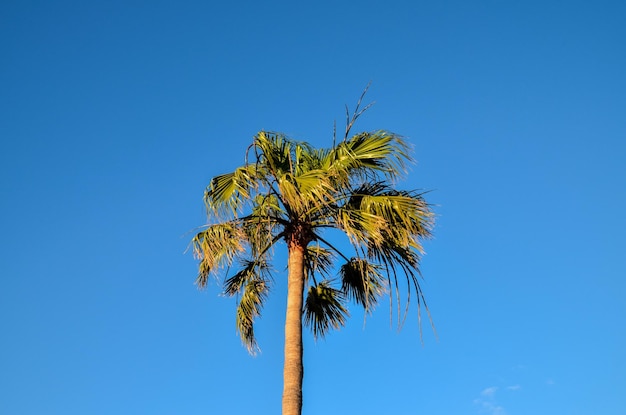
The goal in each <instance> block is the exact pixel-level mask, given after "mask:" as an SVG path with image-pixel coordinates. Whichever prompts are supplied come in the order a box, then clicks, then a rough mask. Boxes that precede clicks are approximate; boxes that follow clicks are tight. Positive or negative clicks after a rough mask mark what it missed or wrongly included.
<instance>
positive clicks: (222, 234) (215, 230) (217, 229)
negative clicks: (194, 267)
mask: <svg viewBox="0 0 626 415" xmlns="http://www.w3.org/2000/svg"><path fill="white" fill-rule="evenodd" d="M191 244H192V248H193V253H194V256H195V257H196V258H198V259H199V260H200V267H199V273H198V278H197V279H196V284H197V285H198V287H200V288H204V287H205V286H206V283H207V279H208V276H209V274H210V273H212V272H213V273H216V272H217V271H218V269H219V268H220V267H222V266H225V265H230V264H231V263H232V260H233V258H235V256H236V255H238V254H239V253H241V252H243V251H244V250H245V246H246V238H245V234H244V232H243V231H242V229H241V227H239V226H237V224H236V223H235V222H226V223H219V224H214V225H210V226H209V227H208V228H206V229H205V230H203V231H201V232H198V233H197V234H196V235H195V236H194V238H193V239H192V241H191Z"/></svg>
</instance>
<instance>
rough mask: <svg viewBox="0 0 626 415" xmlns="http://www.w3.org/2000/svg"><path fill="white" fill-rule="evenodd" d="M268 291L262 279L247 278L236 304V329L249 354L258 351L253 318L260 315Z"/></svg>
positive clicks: (265, 282)
mask: <svg viewBox="0 0 626 415" xmlns="http://www.w3.org/2000/svg"><path fill="white" fill-rule="evenodd" d="M268 292H269V287H268V284H267V281H264V280H262V279H251V280H248V281H246V283H245V285H244V290H243V293H242V294H241V298H240V299H239V304H238V305H237V315H236V325H237V331H238V332H239V335H240V336H241V341H242V342H243V344H244V345H245V346H246V348H247V349H248V352H250V354H256V352H257V351H259V347H258V345H257V342H256V338H255V336H254V320H255V319H256V318H257V317H259V316H260V315H261V308H262V307H263V304H264V303H265V300H266V299H267V295H268Z"/></svg>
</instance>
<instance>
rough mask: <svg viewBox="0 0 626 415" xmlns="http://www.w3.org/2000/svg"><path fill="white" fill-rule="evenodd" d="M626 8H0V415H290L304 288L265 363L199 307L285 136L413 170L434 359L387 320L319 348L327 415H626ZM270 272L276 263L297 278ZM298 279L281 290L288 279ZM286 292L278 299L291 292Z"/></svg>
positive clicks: (313, 405)
mask: <svg viewBox="0 0 626 415" xmlns="http://www.w3.org/2000/svg"><path fill="white" fill-rule="evenodd" d="M625 16H626V3H624V2H620V1H594V2H591V1H575V0H574V1H524V2H513V1H496V0H493V1H442V2H424V1H386V2H372V1H361V2H358V3H357V2H341V1H340V2H328V1H318V2H307V3H298V2H277V1H269V2H242V1H240V2H232V3H226V2H219V3H218V2H194V1H178V2H172V1H150V2H141V1H123V2H122V1H107V2H100V1H91V2H84V1H55V2H43V1H29V0H22V1H11V0H7V1H4V2H2V4H1V5H0V39H2V40H1V41H0V56H1V61H2V65H0V88H1V91H2V93H1V94H0V138H1V143H2V150H1V151H0V181H1V189H2V197H1V199H0V200H1V201H0V203H1V204H0V206H1V212H2V214H1V215H0V226H1V229H2V232H0V243H1V248H2V250H1V252H2V255H1V257H0V275H1V285H0V333H1V339H2V340H1V341H0V413H2V414H7V415H8V414H15V415H22V414H23V415H38V414H63V415H73V414H81V415H82V414H150V415H158V414H224V413H230V414H245V413H256V414H276V413H279V412H280V399H281V393H282V347H283V346H282V341H283V338H282V336H283V333H282V331H283V324H284V316H283V311H284V310H283V309H284V305H285V298H284V297H285V285H284V283H283V281H282V280H281V279H280V278H278V280H277V283H276V286H275V287H274V291H273V295H272V297H271V300H270V301H269V303H268V304H267V306H266V308H265V310H264V317H263V319H262V320H260V321H259V323H258V326H257V332H258V336H259V342H260V346H261V348H262V351H263V352H262V353H261V354H260V355H259V356H257V357H254V358H253V357H250V356H248V355H247V353H246V351H245V349H244V348H243V347H241V344H240V341H239V339H238V337H237V335H236V332H235V326H234V307H235V305H234V302H233V301H232V300H230V299H226V298H221V297H219V295H218V294H219V288H218V286H217V284H213V285H212V286H211V287H209V289H208V290H206V291H202V292H200V291H198V290H196V288H195V287H194V285H193V282H194V278H195V274H196V263H195V261H194V259H193V258H192V256H191V255H190V254H184V251H185V249H186V246H187V243H188V241H189V238H190V236H191V235H190V233H189V232H190V231H191V230H193V229H194V228H195V227H196V226H199V225H201V224H203V222H204V220H205V218H204V213H203V206H202V200H201V197H202V192H203V189H204V187H205V186H206V185H207V184H208V182H209V180H210V178H211V177H213V176H214V175H217V174H220V173H224V172H228V171H230V170H232V169H233V168H234V167H236V166H238V165H239V164H241V163H242V162H243V155H244V151H245V149H246V147H247V146H248V145H249V144H250V142H251V139H252V136H253V135H254V134H255V133H256V132H257V131H259V130H261V129H267V130H278V131H283V132H285V133H288V134H289V135H291V136H292V137H294V138H297V139H302V140H307V141H310V142H311V143H312V144H314V145H316V146H329V145H330V144H331V142H332V141H331V140H332V128H333V121H334V120H337V122H338V124H339V126H342V123H343V120H344V104H348V105H349V106H351V107H353V106H354V103H355V102H356V100H357V98H358V96H359V94H360V93H361V91H362V90H363V88H364V87H365V85H366V84H367V83H368V82H370V81H372V82H373V83H372V87H371V88H370V91H369V93H368V95H367V100H369V101H376V105H375V106H374V107H373V108H372V109H371V110H370V111H368V112H367V113H366V115H364V116H363V117H362V118H361V121H360V123H359V124H357V126H356V130H373V129H388V130H392V131H394V132H396V133H399V134H402V135H404V136H406V137H408V139H409V140H410V141H411V143H412V144H413V145H414V146H415V154H414V155H415V157H416V159H417V160H418V164H417V165H416V166H414V167H413V169H412V171H411V173H410V175H409V176H408V177H407V179H406V180H405V181H404V182H403V183H402V187H404V188H407V189H413V188H419V189H429V190H432V192H431V193H430V195H429V200H430V202H432V203H434V204H436V205H437V207H436V212H437V214H438V223H437V228H436V231H435V238H434V239H433V240H431V241H429V242H428V244H427V246H426V248H427V251H428V254H427V256H426V257H425V258H424V261H423V269H422V271H423V273H424V276H425V281H424V289H425V291H426V295H427V300H428V301H429V305H430V308H431V311H432V314H433V318H434V321H435V324H436V327H437V331H438V339H437V338H435V336H434V335H433V333H432V331H429V329H428V326H425V327H424V345H421V343H420V339H419V330H418V328H417V324H416V318H415V313H414V312H415V309H413V313H412V314H411V316H410V317H409V319H408V321H407V323H406V325H405V327H404V329H403V330H402V331H401V332H397V330H395V328H390V326H389V315H388V303H383V304H381V306H380V307H379V309H378V310H377V312H376V314H374V315H373V316H372V317H371V318H369V319H368V320H367V324H366V326H365V328H363V316H362V314H361V313H359V312H358V310H356V309H355V310H353V318H352V319H351V321H350V322H349V324H348V326H347V327H345V328H344V329H343V330H341V331H340V332H334V333H332V334H331V335H330V336H328V338H327V339H326V340H324V341H319V342H317V344H316V343H315V342H314V341H313V340H312V338H311V337H310V336H308V335H307V336H306V337H305V358H304V360H305V380H304V399H305V401H304V411H303V413H304V414H305V415H312V414H329V415H334V414H350V413H354V414H357V413H358V414H365V415H368V414H372V415H374V414H397V415H475V414H476V415H477V414H487V415H525V414H533V415H552V414H568V415H586V414H603V415H621V414H623V411H624V408H625V407H626V395H625V394H624V391H625V390H626V375H625V373H626V355H625V353H624V350H626V324H625V320H626V305H625V302H624V295H625V294H626V283H625V282H624V277H625V275H626V265H625V260H624V254H623V250H624V246H625V244H624V231H625V230H626V216H625V215H624V212H625V211H626V194H625V189H626V168H625V166H624V163H625V161H626V22H625V20H624V19H625ZM281 255H282V254H281V253H280V252H279V253H278V257H277V259H278V260H281V259H284V258H283V257H281ZM281 266H282V265H280V264H279V265H277V268H278V269H282V268H281ZM281 275H284V274H281Z"/></svg>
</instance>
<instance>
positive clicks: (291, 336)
mask: <svg viewBox="0 0 626 415" xmlns="http://www.w3.org/2000/svg"><path fill="white" fill-rule="evenodd" d="M288 273H289V276H288V285H287V315H286V317H285V366H284V372H283V377H284V379H283V381H284V386H283V415H301V413H302V377H303V374H304V368H303V366H302V301H303V296H304V247H303V246H302V245H301V244H299V243H294V242H292V243H290V244H289V268H288Z"/></svg>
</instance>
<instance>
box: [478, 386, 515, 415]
mask: <svg viewBox="0 0 626 415" xmlns="http://www.w3.org/2000/svg"><path fill="white" fill-rule="evenodd" d="M521 388H522V387H521V386H520V385H511V386H507V387H506V388H505V389H506V390H508V391H516V390H519V389H521ZM499 389H500V388H499V387H498V386H490V387H488V388H485V389H483V390H482V391H481V392H480V397H478V398H476V399H474V404H475V405H476V406H478V408H479V411H480V413H483V414H488V415H507V412H506V410H505V409H504V407H503V406H502V405H500V404H499V403H498V401H497V399H496V393H497V392H498V390H499Z"/></svg>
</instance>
